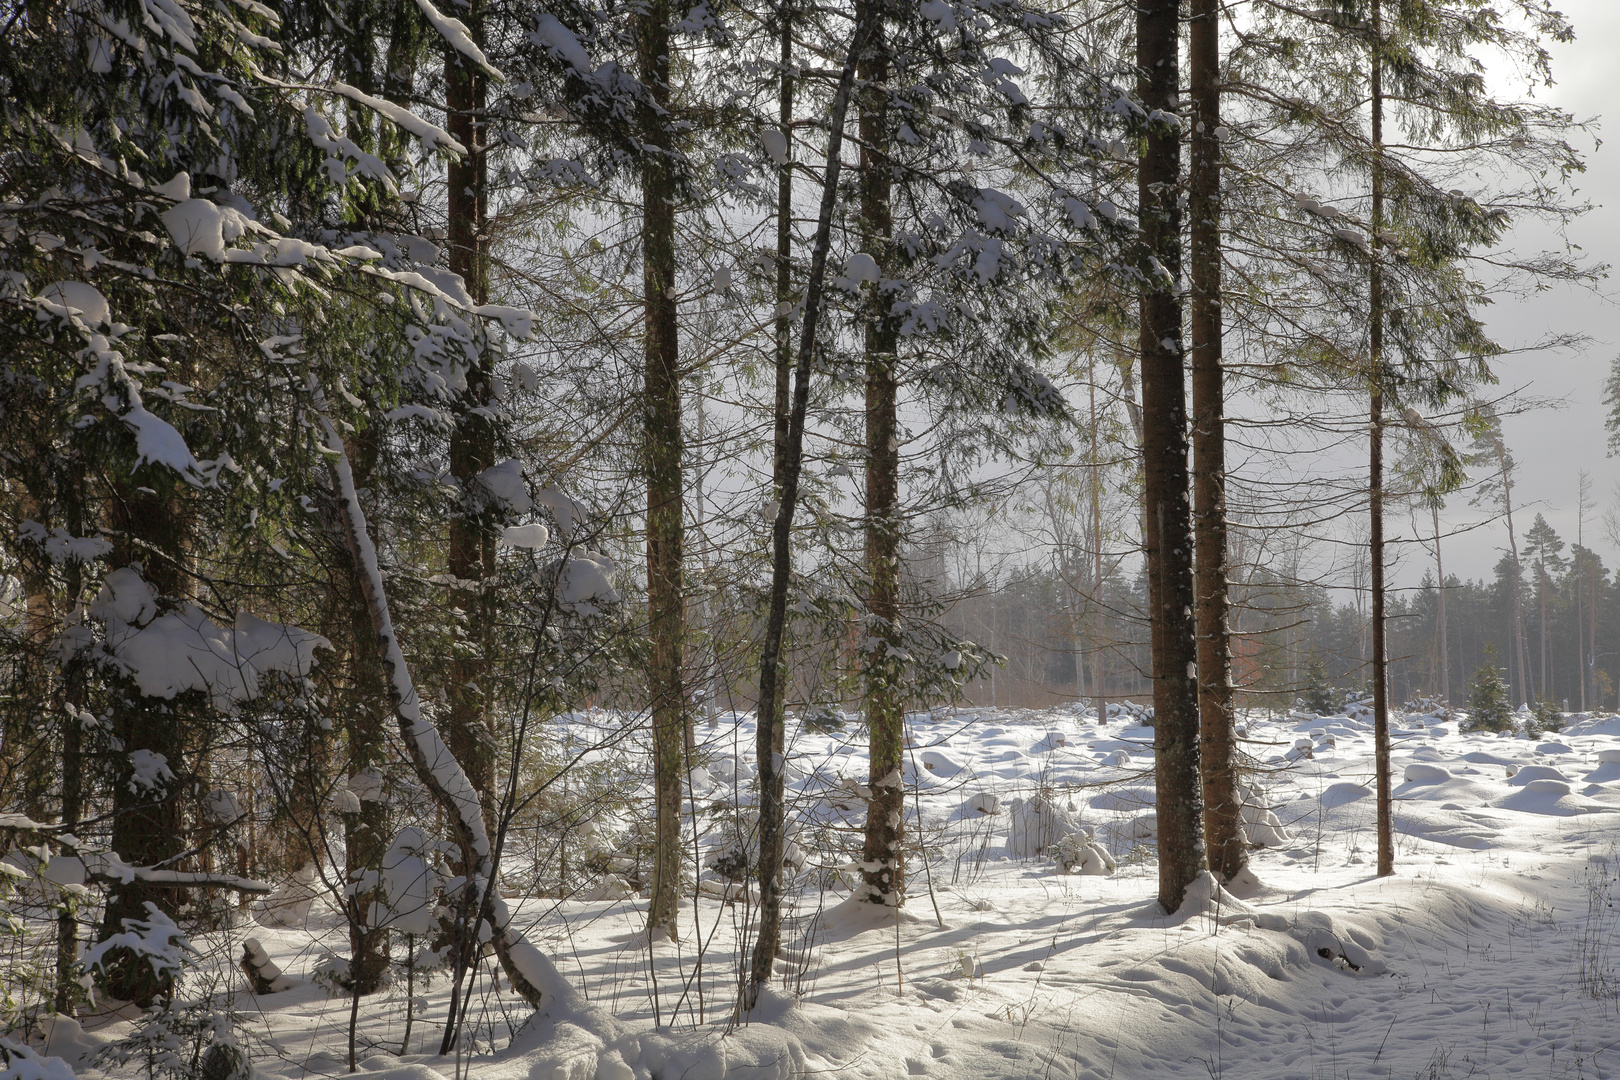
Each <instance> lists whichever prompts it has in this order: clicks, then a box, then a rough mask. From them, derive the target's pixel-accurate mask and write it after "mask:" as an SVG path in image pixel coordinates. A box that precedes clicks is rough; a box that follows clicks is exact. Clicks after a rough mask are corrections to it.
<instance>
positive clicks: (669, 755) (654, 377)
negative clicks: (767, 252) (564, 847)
mask: <svg viewBox="0 0 1620 1080" xmlns="http://www.w3.org/2000/svg"><path fill="white" fill-rule="evenodd" d="M636 21H637V39H638V53H639V56H638V59H639V65H640V72H639V74H640V78H641V82H642V85H643V86H644V87H645V88H646V91H647V93H648V94H649V95H650V100H649V101H645V102H643V103H642V106H641V115H640V125H641V137H642V142H643V143H644V144H645V145H644V149H643V157H642V173H641V199H642V219H641V247H642V290H643V303H644V310H645V318H646V325H645V328H644V335H645V336H644V339H643V340H644V359H645V364H646V371H645V375H644V380H645V381H644V390H645V394H646V397H645V402H644V406H643V409H644V412H643V416H644V424H645V433H644V439H645V448H644V462H643V465H644V468H645V469H646V473H647V634H648V637H649V638H650V639H651V654H650V656H649V658H648V665H647V689H648V694H649V695H650V697H651V706H652V729H653V787H654V796H653V797H654V801H655V804H656V814H657V826H656V840H655V845H656V847H655V853H654V857H653V886H652V904H651V906H650V908H649V909H648V913H647V925H648V929H649V931H650V932H651V933H652V934H653V935H654V936H655V937H656V936H659V935H662V936H665V937H668V938H670V939H671V940H674V939H675V938H676V937H677V936H678V928H677V926H676V916H677V913H678V908H679V903H680V897H679V889H680V873H681V763H682V757H683V753H682V751H683V748H684V745H685V729H686V693H685V688H684V686H683V685H682V673H681V666H682V653H683V645H684V642H685V638H686V611H685V606H684V597H683V593H684V591H685V590H684V587H683V581H682V569H681V559H682V548H683V546H684V536H683V520H682V519H683V513H684V511H683V500H682V478H681V455H682V450H683V444H684V440H683V439H682V435H681V384H680V353H679V349H680V345H679V341H678V339H677V337H676V322H675V196H676V182H675V180H676V178H675V163H674V157H673V149H674V148H673V147H672V146H671V145H670V131H669V127H668V124H667V117H668V109H669V100H670V89H669V72H670V55H669V47H670V31H669V21H670V5H669V0H650V2H649V3H648V4H647V5H646V6H645V8H644V9H643V10H642V12H641V14H639V15H638V16H637V19H636Z"/></svg>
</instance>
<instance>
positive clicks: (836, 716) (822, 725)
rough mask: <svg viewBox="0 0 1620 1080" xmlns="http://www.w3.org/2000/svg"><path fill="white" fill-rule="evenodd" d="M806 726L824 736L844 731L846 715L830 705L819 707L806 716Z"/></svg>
mask: <svg viewBox="0 0 1620 1080" xmlns="http://www.w3.org/2000/svg"><path fill="white" fill-rule="evenodd" d="M804 726H805V727H807V728H809V729H810V730H811V731H819V732H820V733H821V734H823V735H831V734H833V733H834V732H839V731H843V730H844V714H843V713H842V712H840V711H839V710H838V709H835V708H833V707H831V706H828V705H819V706H817V707H815V708H813V709H810V710H809V711H808V712H806V713H805V714H804Z"/></svg>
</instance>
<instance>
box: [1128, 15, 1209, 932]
mask: <svg viewBox="0 0 1620 1080" xmlns="http://www.w3.org/2000/svg"><path fill="white" fill-rule="evenodd" d="M1178 9H1179V4H1178V3H1177V0H1142V2H1141V3H1140V5H1139V6H1138V7H1137V9H1136V66H1137V78H1138V82H1137V96H1138V99H1139V100H1140V101H1141V103H1142V105H1143V107H1144V108H1145V109H1147V111H1148V112H1149V114H1154V113H1158V114H1160V115H1163V116H1174V115H1175V112H1176V94H1177V73H1178V71H1179V65H1178V63H1177V55H1176V44H1177V31H1178V29H1179V26H1178V19H1177V15H1178ZM1180 173H1181V138H1180V133H1179V131H1178V130H1177V129H1176V128H1174V127H1172V126H1170V125H1168V124H1165V123H1162V122H1157V121H1156V122H1153V123H1151V124H1150V125H1149V127H1148V128H1147V131H1146V133H1145V138H1144V146H1143V149H1142V154H1141V157H1140V159H1139V160H1138V163H1137V196H1138V202H1139V212H1138V217H1139V218H1140V223H1141V242H1142V252H1141V266H1142V269H1143V272H1144V275H1145V277H1144V285H1143V288H1142V295H1141V305H1140V324H1141V325H1140V334H1141V339H1140V347H1141V357H1142V360H1141V365H1142V466H1143V470H1144V472H1145V473H1146V483H1145V485H1144V507H1143V510H1144V512H1143V522H1144V526H1145V527H1144V529H1143V533H1144V536H1143V540H1144V543H1143V547H1144V548H1145V549H1146V556H1147V570H1148V609H1149V619H1150V621H1151V624H1152V653H1153V713H1154V732H1153V748H1154V755H1155V761H1154V784H1155V788H1156V793H1157V802H1158V807H1159V904H1160V906H1162V907H1163V908H1164V910H1165V911H1167V912H1173V911H1176V910H1177V909H1179V908H1180V907H1181V902H1182V899H1183V896H1184V894H1185V893H1186V890H1187V886H1188V885H1189V884H1190V883H1191V882H1192V881H1193V879H1194V878H1196V877H1197V876H1198V874H1199V873H1201V872H1202V871H1203V870H1204V865H1205V864H1204V838H1203V808H1202V801H1203V800H1202V793H1201V791H1200V790H1199V776H1198V738H1199V726H1198V670H1197V669H1198V663H1197V661H1198V649H1197V637H1196V634H1195V628H1194V625H1193V601H1194V597H1193V567H1192V557H1193V538H1192V529H1191V522H1190V521H1189V515H1188V505H1187V481H1188V477H1187V400H1186V391H1185V389H1184V385H1183V384H1184V380H1185V375H1186V369H1185V366H1184V362H1183V358H1182V347H1181V299H1180V296H1179V295H1178V289H1179V287H1180V273H1181V213H1180V210H1179V208H1178V206H1177V196H1178V194H1179V187H1180V179H1181V176H1180Z"/></svg>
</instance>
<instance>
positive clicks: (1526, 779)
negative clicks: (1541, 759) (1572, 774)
mask: <svg viewBox="0 0 1620 1080" xmlns="http://www.w3.org/2000/svg"><path fill="white" fill-rule="evenodd" d="M1537 780H1558V781H1561V782H1563V783H1564V784H1566V785H1567V784H1568V783H1569V777H1567V776H1565V775H1564V774H1563V773H1562V772H1560V771H1559V770H1558V769H1555V768H1553V767H1552V766H1551V765H1526V766H1524V767H1523V768H1521V769H1519V771H1518V772H1516V773H1514V774H1513V776H1512V777H1511V778H1509V780H1508V783H1510V784H1512V785H1513V786H1515V787H1527V786H1529V785H1530V784H1533V783H1535V782H1536V781H1537Z"/></svg>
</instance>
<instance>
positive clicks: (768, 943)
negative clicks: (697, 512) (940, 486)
mask: <svg viewBox="0 0 1620 1080" xmlns="http://www.w3.org/2000/svg"><path fill="white" fill-rule="evenodd" d="M777 10H778V15H777V17H778V19H780V20H781V25H780V27H778V29H779V31H780V34H781V38H780V43H781V55H780V57H779V63H780V64H781V74H780V78H781V86H780V90H779V95H778V106H779V112H780V116H779V122H780V124H781V131H782V138H783V141H784V143H786V146H787V159H786V160H785V161H783V162H782V163H781V164H780V165H779V166H778V168H777V174H776V310H777V316H776V409H775V429H776V430H775V447H774V453H773V455H772V469H771V479H772V487H773V489H774V490H773V493H774V495H775V497H776V500H777V518H778V520H777V521H776V522H772V533H773V540H774V534H775V532H776V530H777V529H781V528H783V525H784V522H786V523H791V520H792V514H793V505H792V503H791V502H790V498H789V495H790V491H789V489H790V488H791V489H792V490H791V494H792V496H793V497H794V498H796V497H797V495H798V483H799V465H800V462H799V460H798V457H799V455H798V451H797V450H796V449H795V444H794V442H793V402H792V398H791V391H792V386H791V379H792V376H793V320H792V318H791V317H790V306H791V304H792V302H793V275H792V265H791V257H792V254H793V246H792V245H793V143H792V141H791V139H789V133H790V132H791V131H792V130H793V129H792V123H793V72H792V62H793V26H792V22H791V19H790V17H789V12H788V6H787V4H786V2H784V3H782V4H781V5H780V6H779V7H778V9H777ZM841 134H842V133H841V132H838V133H836V134H835V136H834V137H835V138H837V137H839V136H840V135H841ZM810 317H811V316H810V315H809V313H808V312H807V313H806V318H810ZM807 379H808V374H806V375H801V376H800V382H801V383H803V382H806V380H807ZM807 389H808V387H807ZM799 436H800V443H799V445H802V442H803V417H802V416H801V417H800V432H799ZM784 536H785V532H784ZM778 564H780V577H781V592H782V603H783V606H782V614H781V617H780V621H776V622H773V621H772V620H775V619H776V618H777V611H776V599H777V590H776V588H775V584H776V577H777V568H778ZM772 571H773V573H772V586H773V587H772V591H771V608H770V611H769V613H768V615H767V626H766V635H765V640H766V650H765V654H764V655H762V656H761V658H760V672H759V707H758V709H757V711H756V719H755V724H756V727H755V745H754V759H755V761H756V762H758V764H759V937H758V939H757V940H756V941H755V944H754V956H753V962H752V965H751V967H750V971H749V983H748V989H747V991H746V993H745V995H744V1001H743V1009H744V1011H745V1012H746V1011H748V1010H751V1009H752V1008H753V1007H754V1004H755V1002H757V1001H758V998H759V988H760V987H761V986H763V985H765V984H766V983H768V982H769V981H770V978H771V974H772V970H773V965H774V964H775V961H776V954H777V952H778V951H779V950H780V949H781V945H782V851H783V848H784V845H785V838H784V836H783V827H784V824H785V822H786V806H785V801H786V791H785V784H784V779H785V778H784V775H783V755H784V754H785V753H786V750H787V734H786V731H785V724H784V714H783V697H784V694H783V693H782V691H783V689H784V688H783V687H782V686H781V685H780V683H779V681H778V666H779V664H778V660H779V657H780V652H781V642H782V634H783V631H784V628H785V625H786V621H787V608H786V601H787V582H788V578H789V576H790V575H791V573H792V549H791V546H790V545H789V544H788V543H786V542H784V543H782V544H780V545H774V544H773V550H772ZM773 631H774V632H773Z"/></svg>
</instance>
